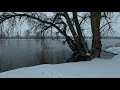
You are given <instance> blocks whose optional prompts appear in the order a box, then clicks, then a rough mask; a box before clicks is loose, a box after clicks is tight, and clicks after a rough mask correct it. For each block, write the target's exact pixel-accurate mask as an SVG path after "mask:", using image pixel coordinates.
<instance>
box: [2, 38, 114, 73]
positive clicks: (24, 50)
mask: <svg viewBox="0 0 120 90" xmlns="http://www.w3.org/2000/svg"><path fill="white" fill-rule="evenodd" d="M72 54H73V52H72V51H71V49H70V48H69V47H68V45H67V44H65V45H63V40H49V39H48V40H45V41H44V42H41V40H34V39H10V40H8V39H7V40H0V72H3V71H8V70H12V69H16V68H20V67H28V66H34V65H40V64H48V63H49V64H58V63H65V62H66V59H68V58H69V57H70V56H71V55H72ZM113 56H114V55H112V54H106V53H105V52H103V53H102V58H109V57H110V58H112V57H113Z"/></svg>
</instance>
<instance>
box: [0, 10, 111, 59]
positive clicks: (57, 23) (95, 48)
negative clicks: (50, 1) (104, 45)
mask: <svg viewBox="0 0 120 90" xmlns="http://www.w3.org/2000/svg"><path fill="white" fill-rule="evenodd" d="M69 13H71V15H70V14H69ZM105 15H106V14H105ZM79 17H80V18H79ZM88 18H89V19H90V21H91V22H90V23H89V24H91V30H92V33H93V40H92V49H91V55H90V50H89V49H88V46H87V43H86V42H85V38H84V36H83V28H82V24H83V23H84V21H86V19H88ZM101 18H102V15H101V12H90V15H88V14H86V13H85V14H84V15H83V16H79V15H78V12H54V13H53V15H52V16H47V15H46V14H45V12H3V13H2V14H1V15H0V24H2V23H4V22H6V21H7V22H9V25H11V27H15V25H16V22H17V21H20V20H22V21H27V23H28V25H29V27H30V30H29V31H34V32H37V36H42V37H43V38H45V36H46V35H45V32H47V31H49V32H51V33H57V34H58V33H60V34H62V35H63V36H64V37H65V39H66V40H65V42H67V43H68V45H69V47H70V48H71V50H72V51H73V52H74V54H73V56H72V57H71V58H72V59H73V61H76V60H77V61H80V60H83V59H81V57H87V59H85V58H84V59H85V60H90V59H91V58H96V57H100V53H101V37H100V35H101V33H100V30H101V28H103V27H105V26H106V25H109V24H110V23H109V22H107V23H106V25H105V24H104V25H103V26H102V27H100V23H101ZM105 20H106V21H107V19H106V17H105ZM11 29H13V28H11ZM54 30H57V32H55V31H54ZM67 31H69V32H71V34H72V37H73V38H72V37H70V36H69V34H68V33H67Z"/></svg>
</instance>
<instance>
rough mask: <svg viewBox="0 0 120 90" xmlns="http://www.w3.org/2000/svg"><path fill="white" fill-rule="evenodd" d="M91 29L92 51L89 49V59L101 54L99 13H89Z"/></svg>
mask: <svg viewBox="0 0 120 90" xmlns="http://www.w3.org/2000/svg"><path fill="white" fill-rule="evenodd" d="M90 14H91V15H90V16H91V28H92V34H93V39H92V49H91V58H98V57H100V53H101V46H102V44H101V33H100V20H101V12H91V13H90Z"/></svg>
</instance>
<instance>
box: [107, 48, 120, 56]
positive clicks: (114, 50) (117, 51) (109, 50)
mask: <svg viewBox="0 0 120 90" xmlns="http://www.w3.org/2000/svg"><path fill="white" fill-rule="evenodd" d="M105 51H107V52H111V53H115V54H120V47H109V48H107V49H105Z"/></svg>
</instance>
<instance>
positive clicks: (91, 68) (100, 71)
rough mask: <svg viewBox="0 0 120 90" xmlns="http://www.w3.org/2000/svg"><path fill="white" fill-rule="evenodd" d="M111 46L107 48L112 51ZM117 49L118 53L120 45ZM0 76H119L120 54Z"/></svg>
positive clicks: (13, 71)
mask: <svg viewBox="0 0 120 90" xmlns="http://www.w3.org/2000/svg"><path fill="white" fill-rule="evenodd" d="M113 48H114V50H115V51H116V49H115V47H113ZM113 48H112V49H107V50H109V52H113V51H114V50H113ZM117 50H119V51H117V54H120V53H118V52H120V47H119V49H118V47H117ZM115 51H114V53H115ZM0 78H120V55H116V56H115V57H113V58H112V59H98V58H96V59H93V60H91V61H86V62H85V61H82V62H75V63H63V64H52V65H50V64H44V65H38V66H32V67H24V68H20V69H15V70H10V71H7V72H3V73H0Z"/></svg>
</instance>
